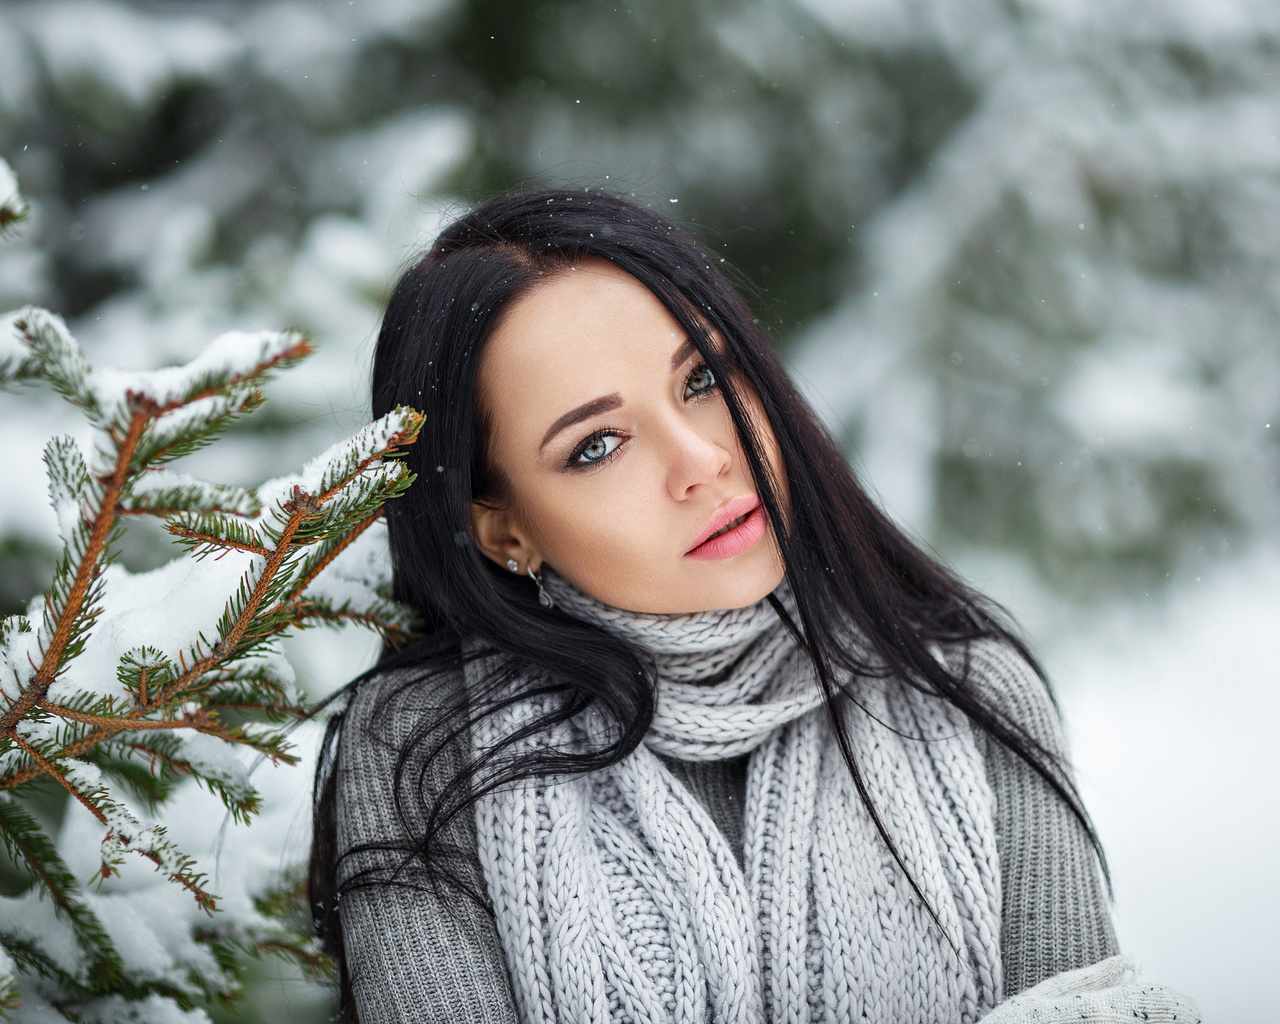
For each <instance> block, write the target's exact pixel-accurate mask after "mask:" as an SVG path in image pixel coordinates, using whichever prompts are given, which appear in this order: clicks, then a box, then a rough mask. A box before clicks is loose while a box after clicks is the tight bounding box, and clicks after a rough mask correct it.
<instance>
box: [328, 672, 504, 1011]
mask: <svg viewBox="0 0 1280 1024" xmlns="http://www.w3.org/2000/svg"><path fill="white" fill-rule="evenodd" d="M439 703H440V700H439V697H438V695H434V696H433V692H432V689H431V687H430V686H428V685H426V684H418V683H414V684H410V685H405V683H404V679H403V677H397V676H394V675H390V676H384V677H379V678H375V679H373V680H371V681H370V682H369V683H367V684H366V685H364V686H363V687H361V688H360V690H359V691H358V693H357V694H356V696H355V697H354V698H353V700H352V704H351V706H350V708H349V709H348V710H347V713H346V721H345V722H344V725H343V733H342V740H341V743H340V746H339V751H338V761H337V767H336V771H337V773H338V775H337V807H336V811H337V822H338V849H339V850H340V851H352V850H356V852H355V853H353V854H351V855H350V856H347V857H346V858H344V859H343V860H342V862H341V864H340V868H339V877H340V878H342V879H350V878H352V877H353V876H354V875H356V874H357V873H359V872H364V871H369V872H372V873H373V876H374V877H385V876H388V875H390V874H392V873H393V872H395V871H396V869H397V868H400V869H401V870H400V872H399V875H398V876H397V877H398V881H399V882H400V883H404V884H395V883H393V884H375V885H372V886H362V887H357V888H353V889H349V890H348V891H347V892H345V893H344V894H343V895H342V898H341V902H340V910H339V917H340V920H341V922H342V936H343V945H344V948H345V953H346V959H347V970H348V975H349V978H350V984H351V988H352V994H353V996H354V999H355V1004H356V1010H357V1013H358V1016H359V1019H360V1024H400V1022H409V1021H415V1022H416V1021H424V1020H448V1021H459V1022H477V1024H479V1022H484V1024H491V1022H492V1024H504V1022H510V1024H515V1021H516V1012H515V1008H514V1000H513V997H512V993H511V984H510V981H509V979H508V977H507V971H506V961H505V958H504V956H503V953H502V947H501V943H500V941H499V939H498V934H497V929H496V927H495V925H494V921H493V916H492V913H491V912H489V911H486V910H485V909H484V908H481V907H479V906H477V905H476V904H475V902H474V901H473V900H471V899H469V898H467V897H465V896H462V895H458V894H455V893H453V892H452V891H450V890H446V891H445V892H444V893H441V894H436V893H433V892H432V891H431V890H430V889H429V888H426V887H424V886H423V885H422V881H423V876H422V869H421V865H420V863H419V862H418V861H410V862H409V863H408V864H407V865H404V866H403V867H402V866H401V865H402V862H403V861H404V853H403V852H396V850H395V848H396V847H399V848H400V850H401V851H402V850H403V849H404V848H405V847H406V845H409V844H411V843H412V842H413V840H414V838H415V837H416V834H419V830H420V826H421V823H422V811H423V804H424V800H423V797H424V796H425V797H426V798H427V799H430V798H431V797H433V796H434V795H435V793H437V792H438V791H439V790H440V788H441V787H442V786H443V785H444V783H445V782H447V781H448V779H449V778H450V777H451V776H452V775H453V773H454V772H455V771H456V770H457V768H458V766H459V765H460V759H461V757H462V752H461V749H460V748H459V747H458V746H457V745H454V746H452V747H449V748H446V750H445V751H443V752H442V754H441V755H440V756H438V757H436V758H435V759H433V760H432V761H431V762H430V763H424V762H423V760H422V759H421V758H420V757H411V758H410V760H409V762H408V763H407V764H406V766H405V769H404V771H403V773H402V775H401V780H402V781H401V793H402V796H403V800H402V803H403V805H404V810H405V811H406V812H407V817H408V820H407V821H406V822H402V821H401V819H400V817H399V815H398V814H397V811H396V806H395V801H394V799H393V792H392V788H393V785H394V784H395V781H394V780H395V777H396V762H397V758H398V754H399V751H400V750H401V748H403V747H404V745H405V743H406V741H407V740H408V739H409V738H410V736H411V735H412V733H413V731H414V729H415V728H416V727H418V726H419V725H420V724H422V723H423V722H424V721H426V720H427V716H428V715H430V714H432V712H433V709H434V707H435V706H437V705H438V704H439ZM419 786H421V790H420V791H419V790H417V787H419ZM444 838H445V840H446V841H447V842H448V843H449V844H450V846H452V847H453V848H454V849H455V850H457V851H458V858H457V870H458V871H459V873H460V874H462V875H463V877H464V878H465V880H466V881H467V882H468V884H470V885H472V886H477V887H478V891H480V892H484V879H483V878H482V877H480V867H479V859H478V857H477V856H476V835H475V821H474V818H472V817H471V816H470V815H465V814H464V815H462V816H461V817H460V818H459V819H457V820H455V821H454V822H453V823H452V824H451V826H450V828H449V830H448V832H447V834H446V836H445V837H444ZM366 843H375V844H387V845H388V846H389V847H391V848H392V849H390V850H370V851H362V850H359V849H358V848H359V847H360V846H361V845H362V844H366ZM442 897H443V898H442Z"/></svg>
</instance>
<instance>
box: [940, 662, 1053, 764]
mask: <svg viewBox="0 0 1280 1024" xmlns="http://www.w3.org/2000/svg"><path fill="white" fill-rule="evenodd" d="M948 660H949V661H950V662H951V664H952V667H953V668H954V669H959V670H960V671H965V672H967V679H968V682H969V685H970V686H972V687H973V689H974V691H975V692H976V694H977V696H978V697H979V698H980V699H982V700H984V701H985V702H986V703H987V704H988V706H989V707H991V708H992V709H993V710H995V711H996V712H997V713H999V714H1002V715H1005V716H1007V717H1009V718H1011V719H1012V720H1013V721H1014V722H1016V723H1017V724H1018V725H1020V726H1021V727H1022V728H1023V729H1024V730H1026V731H1027V732H1028V733H1029V734H1030V735H1031V737H1032V738H1033V739H1035V740H1036V741H1037V742H1038V743H1040V744H1041V745H1042V746H1044V747H1046V748H1048V749H1050V750H1054V751H1060V750H1061V749H1062V747H1063V739H1062V724H1061V719H1060V718H1059V714H1058V706H1057V703H1056V702H1055V701H1054V698H1053V693H1052V691H1051V690H1050V688H1049V684H1048V682H1047V681H1046V680H1045V678H1044V676H1043V675H1042V674H1041V672H1040V670H1039V669H1038V668H1037V667H1036V666H1035V665H1033V664H1032V662H1031V661H1030V659H1029V658H1028V657H1027V655H1026V654H1025V653H1024V652H1023V651H1022V650H1020V649H1019V648H1018V646H1017V645H1015V644H1014V643H1013V642H1012V641H1010V640H1007V639H1003V638H997V637H982V638H980V639H977V640H971V641H968V642H967V643H965V644H963V645H957V646H956V647H955V648H953V649H952V650H950V651H948Z"/></svg>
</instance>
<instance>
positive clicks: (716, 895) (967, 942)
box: [311, 190, 1187, 1024]
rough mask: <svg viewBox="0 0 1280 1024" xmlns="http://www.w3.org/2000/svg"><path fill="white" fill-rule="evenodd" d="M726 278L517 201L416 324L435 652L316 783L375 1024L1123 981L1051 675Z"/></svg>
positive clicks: (331, 917) (332, 903) (403, 381)
mask: <svg viewBox="0 0 1280 1024" xmlns="http://www.w3.org/2000/svg"><path fill="white" fill-rule="evenodd" d="M722 262H723V261H721V260H719V259H718V258H716V257H713V256H712V255H711V254H709V253H708V252H707V251H706V250H704V249H702V248H701V247H700V246H699V245H697V244H696V243H695V242H694V241H692V240H691V239H690V238H688V237H687V236H686V235H685V234H683V233H682V232H681V231H680V230H679V229H678V228H676V227H675V226H674V225H672V224H670V223H668V222H667V221H665V220H663V219H662V218H660V217H658V216H656V215H655V214H653V213H652V212H650V211H648V210H645V209H643V208H641V207H638V206H636V205H634V204H632V203H629V202H627V201H624V200H622V199H620V198H617V197H614V196H611V195H607V194H603V193H600V192H596V191H592V190H582V191H549V192H534V193H523V194H516V195H511V196H507V197H503V198H499V199H496V200H494V201H492V202H490V203H487V204H485V205H483V206H481V207H480V208H478V209H476V210H475V211H473V212H472V213H470V214H468V215H466V216H464V217H462V218H461V219H460V220H458V221H457V222H456V223H454V224H453V225H451V226H450V227H449V228H447V229H446V230H445V231H444V233H443V234H442V235H441V236H440V238H439V239H438V240H437V241H436V243H435V245H434V246H433V247H432V248H431V250H430V251H429V252H428V253H427V254H426V255H425V256H424V257H423V258H422V259H421V261H420V262H419V263H418V264H417V265H416V266H414V267H413V268H412V269H410V270H409V271H408V272H407V273H406V274H405V275H404V277H403V278H402V279H401V281H400V283H399V285H398V286H397V288H396V289H395V292H394V294H393V295H392V297H391V300H390V303H389V305H388V308H387V312H386V317H385V319H384V322H383V325H382V330H381V333H380V336H379V339H378V345H377V351H376V355H375V359H374V371H373V412H374V415H375V416H377V415H381V414H383V413H385V412H386V411H388V410H389V409H391V408H393V407H394V406H396V405H400V404H404V405H411V406H415V407H418V408H421V409H424V410H425V411H426V413H427V416H426V425H425V428H424V429H423V432H422V434H421V436H420V438H419V440H418V442H417V443H416V444H415V445H414V446H413V447H412V448H411V449H410V451H409V453H408V455H407V458H408V460H409V462H410V464H411V466H412V468H413V470H414V471H415V472H416V473H417V479H416V481H415V483H414V484H413V486H412V487H411V488H410V490H409V491H408V492H407V493H406V494H405V495H404V496H403V497H402V498H400V499H398V500H396V501H395V502H392V503H389V505H388V507H387V509H386V515H387V525H388V530H389V535H390V544H391V554H392V563H393V569H394V591H395V596H396V597H397V598H398V599H399V600H401V601H403V602H405V603H407V604H409V605H412V606H413V607H414V608H416V609H417V610H418V611H419V612H420V613H421V615H422V618H423V621H424V627H425V634H424V638H423V639H422V640H420V641H419V642H417V643H415V644H413V645H412V646H410V647H407V648H405V649H403V650H399V651H394V652H391V651H389V652H387V653H386V654H385V656H384V657H383V659H382V660H381V662H380V664H379V666H378V667H377V669H376V671H373V672H371V673H369V674H368V675H367V676H366V677H362V678H361V679H358V680H356V681H355V682H354V683H353V684H352V686H351V687H350V689H349V700H348V701H347V703H346V705H345V709H344V711H343V713H342V714H340V715H337V716H335V717H334V718H332V719H331V723H330V727H329V732H328V742H327V745H326V750H327V755H328V756H327V757H326V758H324V759H323V763H322V765H321V768H320V771H319V773H318V777H317V814H316V832H315V846H314V850H313V860H312V876H311V886H312V901H313V910H314V913H315V919H316V924H317V927H318V929H319V932H320V935H321V937H322V940H323V942H324V943H325V944H326V946H327V947H328V948H329V949H330V951H331V952H332V953H333V954H334V955H335V956H336V958H337V960H338V962H339V964H340V965H341V966H342V993H343V1012H344V1015H345V1016H346V1018H347V1019H354V1018H355V1016H356V1014H357V1013H358V1016H359V1019H360V1020H362V1021H364V1022H365V1024H369V1022H372V1021H384V1020H477V1021H480V1020H483V1021H515V1020H521V1021H547V1022H550V1021H584V1020H592V1021H595V1020H601V1021H603V1020H634V1021H660V1020H661V1021H665V1020H672V1021H713V1020H714V1021H743V1022H746V1021H764V1020H769V1021H801V1020H815V1021H816V1020H828V1019H829V1020H846V1019H858V1018H861V1017H863V1016H865V1017H867V1018H868V1019H870V1020H877V1021H878V1020H883V1021H906V1020H912V1021H915V1020H921V1021H923V1020H930V1021H940V1022H941V1021H946V1022H951V1024H954V1022H958V1021H972V1020H977V1019H979V1018H981V1017H983V1016H986V1015H987V1014H989V1013H990V1012H991V1011H992V1009H993V1008H994V1007H997V1006H998V1005H1000V1004H1001V1003H1002V1001H1003V1000H1005V999H1006V997H1007V996H1009V995H1012V994H1013V993H1017V992H1020V991H1022V990H1024V989H1027V988H1029V987H1030V986H1033V985H1036V984H1037V983H1040V982H1042V980H1043V979H1046V978H1052V976H1056V975H1059V974H1060V972H1064V971H1070V970H1072V969H1078V968H1084V967H1087V966H1088V965H1092V964H1095V963H1097V962H1099V961H1103V960H1104V958H1107V957H1110V956H1112V954H1114V953H1115V951H1116V943H1115V938H1114V935H1113V932H1112V928H1111V923H1110V919H1109V915H1108V911H1107V906H1106V899H1105V896H1104V893H1103V887H1102V884H1101V882H1100V880H1099V862H1100V855H1101V850H1100V848H1099V846H1098V842H1097V837H1096V835H1095V834H1094V832H1093V830H1092V828H1091V826H1090V824H1089V821H1088V819H1087V817H1086V815H1085V813H1084V810H1083V808H1082V807H1081V804H1080V801H1079V799H1078V796H1077V794H1076V791H1075V789H1074V787H1073V785H1072V783H1071V781H1070V778H1069V774H1068V772H1067V766H1066V763H1065V760H1064V755H1063V748H1062V740H1061V735H1060V732H1059V729H1058V725H1057V721H1056V717H1055V713H1054V708H1053V705H1052V703H1051V700H1050V697H1049V694H1048V692H1047V690H1046V688H1045V685H1044V683H1043V681H1042V679H1041V676H1040V673H1039V670H1038V669H1037V668H1036V667H1035V665H1034V662H1033V661H1032V660H1031V658H1030V656H1029V655H1028V653H1027V651H1026V649H1025V647H1024V646H1023V645H1022V643H1021V642H1020V641H1019V640H1018V639H1017V638H1016V637H1015V636H1014V635H1013V634H1012V633H1011V631H1010V629H1009V628H1008V627H1007V626H1005V625H1004V624H1002V622H1001V620H1000V618H999V617H998V616H997V615H996V613H995V612H994V611H993V609H992V608H991V606H990V605H989V604H988V603H987V602H985V601H984V600H983V599H982V598H981V597H979V596H978V595H976V594H975V593H974V592H973V591H971V590H970V589H969V588H967V587H966V586H965V585H964V584H963V583H961V582H960V581H959V580H957V579H956V578H955V577H954V576H953V575H951V574H950V573H949V572H948V571H947V570H946V569H944V568H943V567H941V566H940V565H938V564H937V563H936V562H935V561H933V560H932V559H931V558H929V557H928V556H927V555H926V554H925V553H924V552H922V551H921V550H920V549H919V548H918V547H917V546H916V545H914V544H913V543H912V542H911V541H910V540H909V539H908V538H907V537H905V536H904V535H903V534H902V533H901V532H900V531H899V530H898V529H897V528H896V527H894V526H893V525H892V524H891V523H890V522H889V521H888V520H887V519H886V518H885V517H884V515H883V514H882V513H881V512H880V511H879V510H878V509H877V508H876V507H875V505H874V504H873V503H872V502H871V501H870V499H869V498H868V497H867V495H866V494H865V492H864V491H863V490H862V489H861V488H860V487H859V485H858V484H857V482H856V481H855V479H854V477H853V474H852V472H851V471H850V469H849V467H848V466H847V464H846V462H845V460H844V458H843V457H842V455H841V453H840V451H839V449H838V448H837V446H836V445H835V444H834V442H833V441H832V439H831V438H830V437H829V436H828V435H827V434H826V433H825V431H824V430H823V429H822V428H821V426H820V425H819V423H818V421H817V419H816V418H815V416H814V414H813V412H812V411H811V410H810V409H809V407H808V406H807V405H806V404H805V403H804V401H803V400H802V399H801V398H800V397H799V396H798V394H797V393H796V391H795V389H794V387H793V385H792V384H791V382H790V381H789V380H788V379H787V376H786V374H785V372H784V371H783V370H782V368H781V367H780V365H779V363H778V361H777V359H776V357H775V356H774V354H773V353H772V351H771V350H770V348H769V346H768V344H767V343H766V341H765V339H764V338H763V336H762V334H761V332H760V330H759V328H758V326H757V325H756V323H755V321H753V320H752V318H751V316H750V314H749V312H748V311H747V309H746V307H745V305H744V304H743V302H742V300H741V299H740V298H739V296H738V295H737V294H736V293H735V292H734V290H733V289H732V288H731V287H730V285H729V284H728V283H727V282H726V280H725V278H724V276H723V275H722V273H721V269H720V264H721V263H722ZM1095 855H1096V856H1095ZM1105 970H1109V971H1110V972H1111V973H1110V974H1108V975H1107V980H1106V985H1109V984H1111V983H1112V982H1114V981H1116V980H1117V979H1118V978H1119V974H1117V971H1119V972H1121V973H1122V971H1123V965H1122V964H1121V965H1119V966H1117V963H1116V962H1115V961H1107V962H1106V967H1105ZM1104 973H1105V971H1104ZM1066 977H1067V978H1068V979H1070V978H1074V977H1076V975H1067V976H1066ZM1099 977H1100V976H1099ZM1046 984H1049V983H1046ZM1052 984H1058V982H1052ZM1066 984H1067V989H1070V988H1071V985H1072V984H1075V985H1076V987H1077V988H1078V987H1080V984H1081V983H1077V982H1070V981H1069V982H1068V983H1066ZM1089 985H1092V986H1093V987H1094V988H1097V987H1098V986H1099V985H1102V986H1103V987H1106V985H1104V984H1103V982H1102V981H1099V980H1098V978H1097V977H1094V978H1093V980H1092V981H1091V982H1088V983H1087V984H1086V987H1088V986H1089ZM1059 987H1061V986H1059ZM1035 991H1039V990H1033V993H1034V992H1035ZM1056 991H1057V990H1055V992H1056ZM1054 998H1058V996H1057V995H1055V996H1054ZM1016 1005H1017V1004H1016V1003H1008V1002H1004V1004H1003V1006H1001V1009H1000V1010H997V1011H996V1012H997V1013H1000V1012H1006V1013H1008V1012H1010V1011H1009V1009H1008V1008H1009V1007H1016ZM1126 1005H1127V1004H1126ZM1077 1009H1079V1008H1078V1007H1077ZM1140 1009H1142V1008H1141V1007H1140ZM1147 1009H1148V1010H1149V1009H1151V1007H1147ZM1142 1012H1146V1010H1143V1011H1142ZM1080 1017H1081V1014H1080V1013H1079V1012H1076V1013H1075V1014H1074V1018H1073V1019H1080ZM993 1019H994V1018H993ZM1043 1019H1049V1018H1043ZM1152 1019H1156V1018H1155V1017H1153V1018H1152ZM1182 1019H1187V1018H1186V1017H1185V1016H1184V1017H1183V1018H1182Z"/></svg>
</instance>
